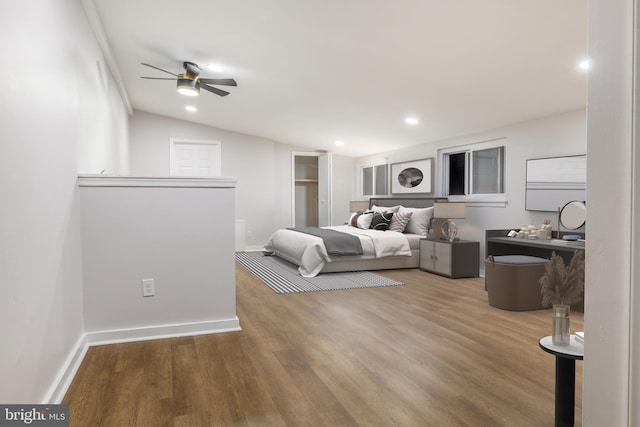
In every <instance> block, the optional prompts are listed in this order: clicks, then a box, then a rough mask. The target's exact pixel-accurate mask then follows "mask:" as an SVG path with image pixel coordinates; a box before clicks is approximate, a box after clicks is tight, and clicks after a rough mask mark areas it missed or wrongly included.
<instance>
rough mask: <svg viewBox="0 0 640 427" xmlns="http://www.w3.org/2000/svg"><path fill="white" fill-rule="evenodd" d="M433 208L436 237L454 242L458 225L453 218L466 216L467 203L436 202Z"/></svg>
mask: <svg viewBox="0 0 640 427" xmlns="http://www.w3.org/2000/svg"><path fill="white" fill-rule="evenodd" d="M433 208H434V209H433V227H432V228H433V234H434V238H435V239H436V240H448V241H450V242H453V241H454V240H455V239H456V235H457V234H458V226H457V225H456V223H455V222H453V221H452V219H457V218H465V217H466V215H467V206H466V204H465V203H464V202H435V203H434V204H433Z"/></svg>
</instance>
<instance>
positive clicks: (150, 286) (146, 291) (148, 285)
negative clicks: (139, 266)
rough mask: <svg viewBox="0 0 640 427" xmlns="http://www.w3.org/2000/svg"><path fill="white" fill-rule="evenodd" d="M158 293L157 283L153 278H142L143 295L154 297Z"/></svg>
mask: <svg viewBox="0 0 640 427" xmlns="http://www.w3.org/2000/svg"><path fill="white" fill-rule="evenodd" d="M155 294H156V285H155V283H154V281H153V279H142V296H143V297H152V296H154V295H155Z"/></svg>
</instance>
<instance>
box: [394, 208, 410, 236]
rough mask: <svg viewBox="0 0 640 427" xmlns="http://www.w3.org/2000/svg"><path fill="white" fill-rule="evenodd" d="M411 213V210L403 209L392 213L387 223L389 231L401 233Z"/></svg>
mask: <svg viewBox="0 0 640 427" xmlns="http://www.w3.org/2000/svg"><path fill="white" fill-rule="evenodd" d="M411 215H413V212H409V211H404V212H398V213H396V214H393V217H392V218H391V224H389V231H397V232H399V233H403V232H404V229H405V228H407V224H408V223H409V220H410V219H411Z"/></svg>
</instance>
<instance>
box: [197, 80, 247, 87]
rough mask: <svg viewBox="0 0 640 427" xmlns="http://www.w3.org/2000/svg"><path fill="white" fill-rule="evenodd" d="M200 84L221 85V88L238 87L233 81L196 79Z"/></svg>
mask: <svg viewBox="0 0 640 427" xmlns="http://www.w3.org/2000/svg"><path fill="white" fill-rule="evenodd" d="M198 80H200V83H204V84H208V85H222V86H238V84H237V83H236V81H235V80H233V79H198Z"/></svg>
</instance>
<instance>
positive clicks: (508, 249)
mask: <svg viewBox="0 0 640 427" xmlns="http://www.w3.org/2000/svg"><path fill="white" fill-rule="evenodd" d="M508 232H509V230H487V231H486V233H485V238H486V243H485V244H486V246H485V256H487V257H488V256H489V255H494V256H495V255H530V256H537V257H540V258H551V253H552V252H555V253H556V254H557V255H560V256H561V257H562V259H563V260H564V262H565V264H568V263H570V262H571V258H572V257H573V254H574V253H575V252H576V251H581V252H584V242H567V241H564V240H561V239H551V240H543V239H522V238H518V237H506V236H507V233H508Z"/></svg>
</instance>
